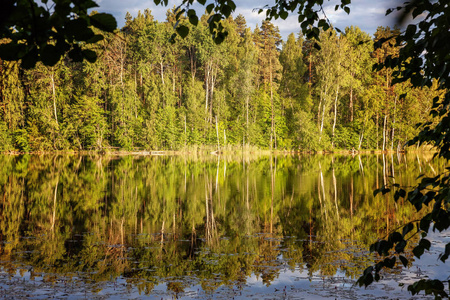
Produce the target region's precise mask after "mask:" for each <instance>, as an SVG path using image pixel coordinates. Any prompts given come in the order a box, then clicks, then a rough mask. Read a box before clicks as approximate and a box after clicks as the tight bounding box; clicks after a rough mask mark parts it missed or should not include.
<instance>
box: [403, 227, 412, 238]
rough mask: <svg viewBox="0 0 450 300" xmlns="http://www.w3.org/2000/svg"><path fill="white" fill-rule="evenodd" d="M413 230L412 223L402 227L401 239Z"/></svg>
mask: <svg viewBox="0 0 450 300" xmlns="http://www.w3.org/2000/svg"><path fill="white" fill-rule="evenodd" d="M413 229H414V224H413V223H408V224H406V225H405V227H403V233H402V234H403V238H404V237H405V236H406V235H407V234H408V233H409V232H410V231H411V230H413Z"/></svg>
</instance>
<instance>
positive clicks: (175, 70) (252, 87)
mask: <svg viewBox="0 0 450 300" xmlns="http://www.w3.org/2000/svg"><path fill="white" fill-rule="evenodd" d="M94 13H95V12H94ZM166 16H167V18H166V21H165V22H159V21H157V20H155V19H154V17H153V16H152V13H151V11H150V10H145V11H144V12H143V13H141V12H140V13H138V15H137V16H136V17H132V16H131V15H130V14H129V13H128V14H127V16H126V23H125V26H124V27H123V28H121V29H120V30H117V31H116V32H114V33H105V37H106V38H105V39H104V40H102V41H100V42H98V43H93V44H90V45H91V46H90V47H91V50H92V51H95V52H96V53H97V55H98V59H97V60H96V61H95V62H93V63H92V62H87V61H83V62H73V61H72V60H71V59H70V58H69V57H65V58H63V59H61V60H60V61H59V62H58V63H57V64H56V65H54V66H51V67H49V66H45V65H43V64H42V63H38V64H37V65H36V66H35V67H34V68H33V69H29V70H25V69H22V68H21V67H20V62H16V61H0V151H23V152H27V151H46V150H108V149H121V150H185V151H192V150H194V149H199V148H201V147H219V149H244V148H245V149H250V147H255V148H259V149H269V150H301V151H311V150H313V151H317V150H330V151H331V150H340V149H369V150H374V149H379V150H383V151H385V150H393V151H396V150H399V149H403V147H404V145H405V143H406V142H407V141H408V140H410V139H412V138H413V137H414V136H416V135H417V134H418V132H419V130H420V129H418V128H417V127H416V124H417V123H419V122H424V121H428V120H429V121H431V117H430V115H429V113H430V110H431V106H432V99H433V98H435V97H437V96H442V95H443V92H442V91H438V90H437V87H438V82H437V81H435V82H434V86H433V87H431V88H429V87H423V88H415V87H413V85H412V84H410V83H409V82H402V83H398V84H393V83H392V79H393V72H394V71H395V70H393V69H390V68H387V67H384V68H382V69H381V70H377V69H375V68H373V65H374V64H375V63H382V62H384V60H385V59H386V58H387V57H388V56H390V55H392V56H394V57H395V55H396V54H397V53H398V51H399V48H398V46H394V45H395V40H394V39H389V38H390V37H395V36H396V35H398V34H399V33H400V31H399V30H398V29H392V28H389V27H379V28H378V29H377V31H376V33H375V34H374V37H371V36H370V35H369V34H367V33H365V32H363V31H361V30H360V29H359V28H358V27H348V28H346V29H345V31H343V32H337V31H336V30H335V29H333V28H330V29H328V30H327V31H322V32H320V41H316V40H314V39H307V38H306V37H304V36H302V35H301V34H298V35H297V36H296V35H295V34H294V33H291V34H290V35H289V36H288V38H287V40H286V41H283V40H282V38H281V35H280V32H279V29H278V28H277V27H276V26H274V25H273V23H271V22H270V21H263V22H262V24H261V25H260V26H256V28H254V29H252V28H249V27H248V26H247V24H246V21H245V18H244V17H243V16H242V15H238V16H237V17H236V18H232V17H229V18H227V19H226V20H224V21H223V22H222V25H223V26H224V28H225V29H226V30H227V32H228V36H227V38H226V39H225V40H224V42H223V43H220V44H215V43H214V41H213V40H212V39H211V37H210V33H209V30H208V24H207V19H208V16H206V15H204V16H202V17H201V19H200V20H199V23H198V25H197V26H193V25H191V24H190V23H189V21H188V19H187V18H185V19H182V20H181V22H183V24H184V25H185V26H187V27H189V29H190V34H189V35H188V36H187V37H185V38H181V37H180V36H176V35H174V32H175V30H174V29H173V28H174V25H175V22H176V14H175V12H174V9H170V10H168V12H167V14H166ZM380 40H381V41H385V42H384V43H383V45H382V47H379V48H377V49H376V50H374V43H376V42H377V41H380ZM1 42H3V43H4V42H5V40H3V41H1ZM1 42H0V43H1Z"/></svg>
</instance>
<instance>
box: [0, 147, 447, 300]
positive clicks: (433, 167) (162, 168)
mask: <svg viewBox="0 0 450 300" xmlns="http://www.w3.org/2000/svg"><path fill="white" fill-rule="evenodd" d="M430 160H431V155H430V156H429V157H424V156H421V157H419V156H416V155H409V156H405V155H400V154H398V155H397V154H393V155H389V156H385V155H367V156H354V157H352V156H285V157H282V156H273V157H268V156H267V157H252V158H250V157H237V158H236V157H208V158H195V157H182V156H176V157H151V156H147V157H136V156H124V157H102V156H98V157H97V156H78V155H72V156H70V155H64V156H63V155H58V156H28V155H26V156H20V157H11V156H0V165H1V166H2V169H1V170H0V197H1V198H2V201H1V202H0V210H1V221H0V240H1V246H0V267H1V273H0V286H1V285H2V284H3V285H4V284H6V283H5V281H4V280H6V278H10V279H11V278H22V279H24V280H23V281H22V282H21V283H20V285H26V284H30V282H31V283H33V282H34V283H36V282H41V283H52V284H53V285H58V284H60V285H61V284H62V283H61V282H63V283H64V285H63V287H64V288H62V287H61V293H62V294H64V293H68V291H67V289H69V287H72V288H73V289H74V290H77V286H80V285H81V286H83V289H84V290H85V291H84V292H85V293H86V292H89V293H92V294H93V295H107V294H108V293H112V294H114V293H116V292H117V291H119V290H120V289H121V288H122V287H125V288H124V290H123V291H122V290H121V293H125V292H131V291H135V292H136V293H138V295H146V294H151V295H159V293H160V292H161V291H163V292H165V293H169V294H170V295H175V296H186V297H189V295H191V293H197V294H198V293H199V291H201V292H202V293H206V294H211V293H220V292H221V291H224V292H226V293H229V292H233V293H234V295H235V296H238V295H239V293H241V295H242V291H243V290H245V289H246V288H247V287H248V286H254V287H257V286H258V284H259V283H261V284H262V285H263V286H264V287H265V288H266V289H268V290H267V291H269V290H270V293H271V295H275V294H276V293H279V294H280V295H282V290H283V289H282V286H283V283H284V286H285V288H284V289H288V288H289V287H290V288H291V289H292V288H299V286H301V285H298V284H297V285H295V284H290V283H289V282H291V283H292V282H294V281H298V280H300V279H298V278H303V279H302V280H309V281H310V282H311V281H314V280H325V279H326V278H328V279H330V278H331V280H337V279H336V278H340V282H341V283H343V284H348V285H351V283H352V282H353V281H352V280H353V279H355V278H357V277H358V276H359V275H360V273H361V270H363V269H364V268H365V267H366V266H367V265H368V264H370V263H371V262H372V261H373V259H376V258H375V257H373V256H370V255H368V254H367V252H366V249H367V248H368V245H369V244H370V243H372V242H373V241H374V240H375V239H376V237H379V236H383V235H384V234H386V233H387V232H389V231H390V230H392V229H394V228H396V227H397V226H399V225H401V224H404V223H405V222H406V221H407V220H409V219H416V218H417V217H418V215H417V214H416V213H415V209H414V208H413V207H412V206H410V205H408V204H407V203H403V202H401V201H400V202H398V203H395V202H394V201H393V200H392V195H384V196H378V197H376V198H374V197H373V190H374V189H376V188H380V187H381V186H382V185H383V184H387V183H388V182H395V183H399V184H400V185H402V186H412V185H414V183H415V182H416V177H417V176H418V175H419V173H420V172H422V173H426V174H433V173H436V172H441V171H442V170H443V169H444V167H445V166H444V165H443V164H438V163H434V164H431V163H430ZM400 269H401V268H400V267H399V268H398V269H397V270H396V271H394V273H395V272H400ZM286 274H292V275H289V276H288V275H286ZM286 278H287V279H286ZM25 279H26V280H25ZM297 279H298V280H297ZM313 279H314V280H313ZM11 282H12V285H14V281H11V280H10V281H9V283H10V285H11ZM280 282H281V283H280ZM286 282H288V283H286ZM257 283H258V284H257ZM78 288H79V287H78ZM271 288H273V289H271ZM9 289H10V291H12V290H13V287H11V286H9ZM64 289H65V290H64ZM116 289H117V290H116ZM63 290H64V291H63ZM86 290H88V291H86ZM239 291H240V292H239ZM267 291H266V292H267ZM72 292H73V291H72ZM105 293H106V294H105ZM285 293H286V290H285ZM197 294H196V295H197ZM247 296H249V295H248V294H247Z"/></svg>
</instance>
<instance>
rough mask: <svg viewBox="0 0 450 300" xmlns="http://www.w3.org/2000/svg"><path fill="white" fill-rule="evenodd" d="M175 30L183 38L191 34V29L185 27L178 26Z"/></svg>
mask: <svg viewBox="0 0 450 300" xmlns="http://www.w3.org/2000/svg"><path fill="white" fill-rule="evenodd" d="M175 30H176V31H177V33H178V34H179V35H180V36H181V37H182V38H185V37H186V36H187V35H188V34H189V28H188V27H187V26H184V25H180V26H178V27H177V28H176V29H175Z"/></svg>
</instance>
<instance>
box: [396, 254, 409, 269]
mask: <svg viewBox="0 0 450 300" xmlns="http://www.w3.org/2000/svg"><path fill="white" fill-rule="evenodd" d="M398 258H399V259H400V261H401V262H402V264H403V266H404V267H405V268H406V267H407V266H408V260H407V259H406V257H404V256H402V255H399V256H398Z"/></svg>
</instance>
